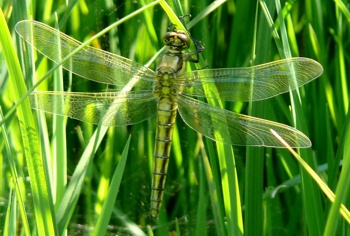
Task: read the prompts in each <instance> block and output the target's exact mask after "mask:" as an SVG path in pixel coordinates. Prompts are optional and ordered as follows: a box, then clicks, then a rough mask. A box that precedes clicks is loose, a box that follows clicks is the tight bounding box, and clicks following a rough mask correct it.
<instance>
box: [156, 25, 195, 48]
mask: <svg viewBox="0 0 350 236" xmlns="http://www.w3.org/2000/svg"><path fill="white" fill-rule="evenodd" d="M163 40H164V44H165V45H167V46H172V47H177V48H179V49H181V50H186V49H187V48H189V46H190V44H191V40H190V39H189V38H188V37H187V35H186V33H185V32H184V31H183V30H174V31H172V32H167V33H166V34H165V36H164V38H163Z"/></svg>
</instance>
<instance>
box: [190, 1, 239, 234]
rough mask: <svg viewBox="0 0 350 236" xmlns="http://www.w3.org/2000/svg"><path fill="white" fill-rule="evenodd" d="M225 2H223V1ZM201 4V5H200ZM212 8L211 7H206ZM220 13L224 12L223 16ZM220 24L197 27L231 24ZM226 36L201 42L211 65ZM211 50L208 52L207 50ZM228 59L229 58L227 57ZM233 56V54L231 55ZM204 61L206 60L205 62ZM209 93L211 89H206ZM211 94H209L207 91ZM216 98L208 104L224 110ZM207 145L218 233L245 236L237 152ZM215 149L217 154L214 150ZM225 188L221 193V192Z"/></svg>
mask: <svg viewBox="0 0 350 236" xmlns="http://www.w3.org/2000/svg"><path fill="white" fill-rule="evenodd" d="M221 3H222V2H221ZM198 4H199V2H198ZM206 6H209V7H206ZM219 6H220V5H215V4H209V3H208V4H207V5H204V4H203V6H199V9H204V10H203V11H202V12H200V13H198V14H196V15H201V16H202V15H205V14H206V12H211V11H214V9H216V11H219V12H220V8H219ZM219 14H220V13H219ZM215 23H216V24H217V25H215V26H212V25H209V22H208V21H206V20H205V19H204V20H203V21H202V22H201V23H200V24H199V27H196V29H197V28H198V29H197V30H198V31H197V32H208V29H210V28H212V29H213V30H215V29H222V26H223V25H227V24H228V22H227V21H223V22H220V20H218V21H216V22H215ZM217 35H225V33H224V32H210V33H204V34H201V37H203V38H201V39H200V41H202V42H203V45H205V50H204V53H203V54H204V56H205V57H206V59H207V60H208V61H209V62H210V63H214V62H215V61H216V60H217V59H215V55H214V52H213V51H215V50H213V49H214V48H215V45H216V43H217V42H216V38H217V37H216V36H217ZM206 49H207V50H206ZM225 56H228V55H225ZM231 56H232V55H231ZM201 62H202V61H201ZM205 67H206V65H205V64H204V63H203V62H202V63H199V65H198V67H197V69H200V68H205ZM204 89H205V90H206V89H208V88H204ZM208 91H211V93H215V92H214V91H215V87H211V88H209V90H208ZM206 92H207V91H206ZM212 97H215V98H216V99H207V100H208V103H209V104H211V105H214V106H217V107H221V108H224V106H223V103H222V102H221V101H220V100H219V99H218V98H219V97H220V96H218V94H216V95H215V94H214V95H212ZM216 135H219V136H220V135H223V136H224V137H229V135H228V134H220V133H217V134H216ZM204 140H205V144H206V145H205V146H206V147H207V148H208V157H209V160H210V163H211V166H212V173H213V179H214V183H215V185H216V189H217V191H215V192H211V191H210V197H211V202H212V206H213V207H212V208H213V209H212V210H213V212H214V214H213V216H214V222H215V223H216V224H215V226H216V228H217V232H221V233H224V234H226V233H227V234H228V235H241V234H243V220H242V209H241V199H240V192H239V187H238V178H237V171H236V167H235V159H234V152H233V150H232V146H231V145H227V144H223V143H220V142H216V143H215V146H216V149H215V148H214V147H213V145H214V144H213V141H212V140H208V139H206V138H204ZM214 150H215V151H214ZM207 178H208V184H212V183H211V182H212V180H211V179H210V176H207ZM220 186H221V187H220ZM220 189H221V191H220ZM224 221H225V222H226V224H227V226H226V227H224V228H223V227H222V226H223V225H222V222H224ZM225 232H226V233H225Z"/></svg>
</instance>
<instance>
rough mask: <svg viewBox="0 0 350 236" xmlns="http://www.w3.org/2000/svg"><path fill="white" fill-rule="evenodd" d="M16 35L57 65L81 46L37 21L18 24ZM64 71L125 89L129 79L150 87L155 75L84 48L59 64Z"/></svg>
mask: <svg viewBox="0 0 350 236" xmlns="http://www.w3.org/2000/svg"><path fill="white" fill-rule="evenodd" d="M16 31H17V33H18V34H19V35H20V36H21V37H22V38H23V39H24V40H26V41H27V42H28V43H30V44H31V45H33V46H34V47H35V48H36V49H37V50H38V51H39V52H40V53H41V54H43V55H44V56H45V57H47V58H49V59H51V60H52V61H54V62H56V63H57V62H59V61H61V60H62V59H63V58H65V57H66V56H67V55H68V54H69V53H71V52H72V51H73V50H75V49H76V48H77V47H79V46H80V45H81V44H82V43H81V42H79V41H77V40H75V39H73V38H71V37H69V36H68V35H66V34H63V33H61V32H60V31H58V30H56V29H54V28H52V27H50V26H48V25H46V24H43V23H40V22H37V21H29V20H26V21H21V22H19V23H18V24H17V25H16ZM62 66H63V68H65V69H66V70H68V71H71V72H72V73H74V74H77V75H79V76H81V77H84V78H86V79H89V80H93V81H96V82H99V83H105V84H112V85H115V86H118V87H124V86H125V85H127V84H128V82H129V81H130V80H131V79H132V78H137V79H141V81H140V82H139V83H138V84H137V86H139V87H149V86H152V84H153V78H154V76H155V73H154V71H152V70H151V69H149V68H147V67H144V66H143V65H141V64H139V63H136V62H133V61H131V60H129V59H127V58H124V57H121V56H118V55H116V54H113V53H110V52H106V51H103V50H100V49H97V48H93V47H89V46H86V47H84V48H83V49H82V50H80V51H79V52H78V53H76V54H74V55H73V56H72V57H71V58H70V60H67V61H66V62H64V63H63V64H62Z"/></svg>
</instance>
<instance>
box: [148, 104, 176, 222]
mask: <svg viewBox="0 0 350 236" xmlns="http://www.w3.org/2000/svg"><path fill="white" fill-rule="evenodd" d="M176 114H177V103H176V102H175V101H170V100H169V98H163V99H160V101H159V104H158V116H157V130H156V138H155V148H154V168H153V179H152V193H151V215H152V217H157V216H158V212H159V209H160V206H161V204H162V200H163V193H164V188H165V180H166V174H167V172H168V164H169V156H170V151H171V143H172V138H173V131H174V125H175V121H176Z"/></svg>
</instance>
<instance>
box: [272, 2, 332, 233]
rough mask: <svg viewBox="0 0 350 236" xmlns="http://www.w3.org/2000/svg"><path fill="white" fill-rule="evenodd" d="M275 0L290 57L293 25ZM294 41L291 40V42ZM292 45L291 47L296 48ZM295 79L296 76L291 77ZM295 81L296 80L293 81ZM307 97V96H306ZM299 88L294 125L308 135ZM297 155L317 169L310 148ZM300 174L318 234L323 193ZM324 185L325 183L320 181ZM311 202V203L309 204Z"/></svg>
mask: <svg viewBox="0 0 350 236" xmlns="http://www.w3.org/2000/svg"><path fill="white" fill-rule="evenodd" d="M275 1H276V7H277V14H278V17H279V21H280V25H281V39H282V44H283V48H284V52H285V54H284V56H285V57H291V52H290V48H289V44H290V43H289V42H288V41H289V40H288V36H287V35H290V36H291V37H292V38H295V32H294V30H293V29H294V27H288V29H290V30H289V31H288V32H287V30H286V26H285V23H284V21H283V13H282V11H281V4H280V1H279V0H275ZM287 23H288V25H293V22H292V21H291V19H290V15H287ZM293 42H295V40H292V41H291V43H293ZM296 47H297V46H294V47H293V48H296ZM281 56H282V55H281ZM292 79H294V80H295V81H296V78H295V77H293V78H292ZM294 83H296V82H294ZM306 98H307V96H306ZM300 99H301V98H300V94H299V90H298V89H296V90H295V91H292V92H291V103H292V106H291V108H292V116H293V120H294V124H295V127H296V128H297V129H298V130H300V131H302V132H304V133H305V134H306V135H308V133H309V132H308V129H307V125H306V119H305V116H304V112H303V109H302V101H301V100H300ZM304 104H307V100H305V101H304ZM298 151H299V155H300V156H302V157H303V159H304V160H305V161H306V162H307V163H308V164H309V165H310V166H311V168H312V169H314V170H316V169H317V162H316V163H315V161H314V159H313V154H312V149H311V148H302V149H299V150H298ZM300 172H301V173H300V175H301V179H302V182H303V184H302V188H303V191H302V193H303V204H304V206H305V214H306V220H307V223H308V229H309V233H310V235H320V234H321V233H322V232H323V229H324V226H325V221H324V212H323V207H322V205H323V204H322V200H323V195H322V193H321V191H320V188H319V187H318V186H317V184H316V183H315V182H314V180H313V179H312V178H311V176H310V174H309V173H308V171H307V170H305V169H304V168H301V170H300ZM322 184H324V185H326V184H325V183H322ZM310 202H312V203H313V204H310Z"/></svg>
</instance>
